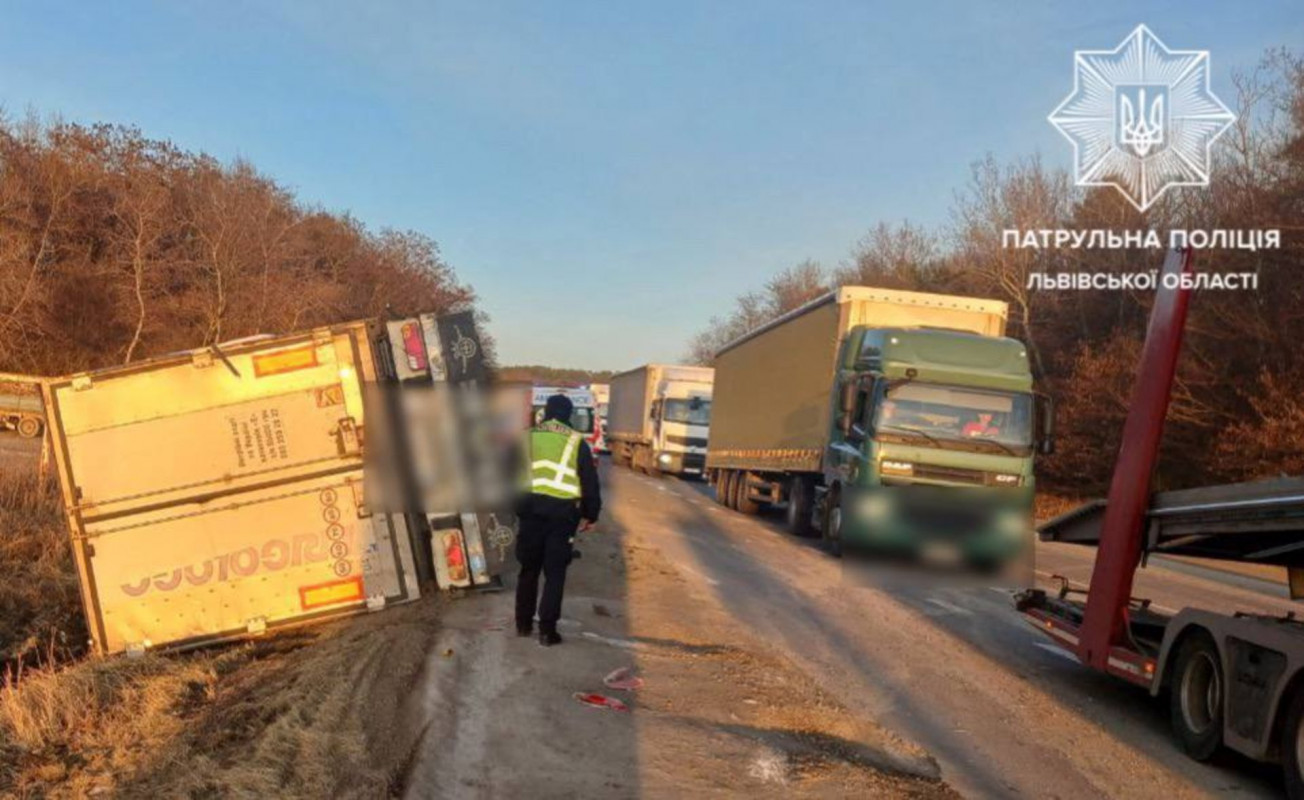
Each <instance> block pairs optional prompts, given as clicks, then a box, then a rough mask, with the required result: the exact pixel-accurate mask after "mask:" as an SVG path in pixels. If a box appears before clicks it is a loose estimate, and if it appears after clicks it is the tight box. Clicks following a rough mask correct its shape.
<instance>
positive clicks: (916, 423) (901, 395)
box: [874, 383, 1032, 455]
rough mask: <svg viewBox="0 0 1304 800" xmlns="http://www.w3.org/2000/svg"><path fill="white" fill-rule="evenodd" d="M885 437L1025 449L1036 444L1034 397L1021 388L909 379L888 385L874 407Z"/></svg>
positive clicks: (1018, 451)
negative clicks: (990, 387) (1013, 389)
mask: <svg viewBox="0 0 1304 800" xmlns="http://www.w3.org/2000/svg"><path fill="white" fill-rule="evenodd" d="M874 431H875V432H876V433H877V434H878V435H879V437H880V438H883V437H893V436H894V435H901V436H907V437H909V436H911V435H912V434H914V435H916V436H919V435H921V434H922V436H919V438H926V439H928V440H932V441H933V442H934V443H940V442H956V443H964V444H972V445H974V446H982V445H983V444H990V445H992V446H993V448H994V449H1004V450H1010V451H1013V452H1014V453H1016V454H1018V455H1027V454H1028V453H1029V452H1031V449H1030V448H1031V446H1032V397H1031V395H1028V394H1026V393H1023V392H1002V391H996V390H990V389H971V388H968V387H964V386H947V385H943V384H937V383H905V384H901V385H899V386H895V387H892V388H889V389H887V390H886V391H885V392H884V393H883V396H882V397H881V398H880V401H879V403H878V404H877V408H876V409H875V412H874Z"/></svg>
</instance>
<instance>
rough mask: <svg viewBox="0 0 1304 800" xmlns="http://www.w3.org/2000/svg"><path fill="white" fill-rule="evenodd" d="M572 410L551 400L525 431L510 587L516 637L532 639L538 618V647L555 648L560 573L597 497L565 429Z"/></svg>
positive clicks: (589, 469) (577, 444) (582, 447)
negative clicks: (514, 576) (515, 574)
mask: <svg viewBox="0 0 1304 800" xmlns="http://www.w3.org/2000/svg"><path fill="white" fill-rule="evenodd" d="M573 411H574V405H573V404H572V403H571V401H570V398H568V397H566V396H565V395H561V394H556V395H553V396H552V397H549V398H548V402H547V404H546V405H545V406H544V410H543V421H542V422H540V423H539V425H538V426H537V427H535V428H534V429H533V430H531V431H530V435H529V441H528V443H527V446H528V451H527V455H526V460H525V470H526V471H525V477H524V480H523V481H522V483H523V486H522V489H523V491H522V496H521V500H520V502H519V504H518V508H517V514H518V516H519V518H520V532H519V534H518V536H517V539H516V560H517V561H519V562H520V564H521V573H520V578H519V579H518V580H517V583H516V633H517V634H518V635H520V636H530V635H532V634H533V633H534V612H535V609H536V606H537V608H538V612H539V644H541V645H543V646H545V647H548V646H551V645H554V644H560V643H561V636H560V635H559V634H558V633H557V620H558V619H560V618H561V596H562V591H563V589H564V588H565V585H566V568H567V567H568V566H569V565H570V562H571V538H572V537H573V536H574V535H575V533H576V530H577V529H578V530H579V531H586V530H588V529H590V528H592V527H593V524H594V523H596V522H597V521H598V514H599V513H600V512H601V511H602V496H601V494H600V490H599V488H598V470H597V467H596V466H595V465H594V463H593V453H592V451H590V450H589V445H588V443H587V442H585V441H584V436H583V435H582V434H580V433H578V432H576V431H575V430H573V429H571V427H570V425H569V423H570V418H571V413H572V412H573ZM540 572H542V573H543V578H544V584H543V600H542V602H540V600H539V573H540Z"/></svg>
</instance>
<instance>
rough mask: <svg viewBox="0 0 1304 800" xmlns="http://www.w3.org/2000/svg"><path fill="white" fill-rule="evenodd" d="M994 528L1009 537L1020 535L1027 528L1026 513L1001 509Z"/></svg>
mask: <svg viewBox="0 0 1304 800" xmlns="http://www.w3.org/2000/svg"><path fill="white" fill-rule="evenodd" d="M996 529H997V530H999V531H1000V532H1001V533H1003V534H1005V535H1006V536H1009V537H1010V538H1011V539H1013V538H1016V537H1019V536H1022V535H1023V534H1024V533H1025V532H1026V531H1027V530H1028V518H1027V515H1026V514H1022V513H1020V512H1018V511H1002V512H1001V513H1000V514H999V515H998V516H997V518H996Z"/></svg>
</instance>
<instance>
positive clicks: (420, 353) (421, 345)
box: [402, 322, 430, 372]
mask: <svg viewBox="0 0 1304 800" xmlns="http://www.w3.org/2000/svg"><path fill="white" fill-rule="evenodd" d="M402 332H403V352H404V353H406V354H407V361H408V369H411V370H412V371H414V372H420V371H422V370H424V369H426V368H427V367H429V366H430V363H429V361H427V360H426V345H425V342H424V341H422V338H421V326H420V325H419V324H417V323H415V322H407V323H404V324H403V328H402Z"/></svg>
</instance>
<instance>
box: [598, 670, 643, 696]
mask: <svg viewBox="0 0 1304 800" xmlns="http://www.w3.org/2000/svg"><path fill="white" fill-rule="evenodd" d="M602 683H603V685H604V686H606V687H607V688H608V689H618V690H620V691H622V692H632V691H634V690H636V689H642V688H643V679H642V678H640V677H638V676H637V675H635V674H634V669H633V667H621V668H620V669H615V670H612V671H611V672H609V673H608V674H607V677H605V678H603V679H602Z"/></svg>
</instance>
